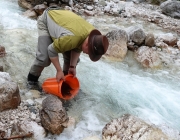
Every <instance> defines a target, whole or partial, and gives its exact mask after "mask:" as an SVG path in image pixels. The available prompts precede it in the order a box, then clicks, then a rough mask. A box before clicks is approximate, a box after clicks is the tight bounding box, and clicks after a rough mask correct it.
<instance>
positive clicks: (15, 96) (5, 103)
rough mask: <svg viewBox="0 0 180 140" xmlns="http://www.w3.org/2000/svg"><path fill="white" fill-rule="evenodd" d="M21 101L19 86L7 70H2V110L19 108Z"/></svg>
mask: <svg viewBox="0 0 180 140" xmlns="http://www.w3.org/2000/svg"><path fill="white" fill-rule="evenodd" d="M20 102H21V97H20V95H19V87H18V85H17V83H16V82H14V81H13V80H12V78H11V77H10V75H9V74H8V73H6V72H0V111H3V110H6V109H13V108H17V106H18V105H19V104H20Z"/></svg>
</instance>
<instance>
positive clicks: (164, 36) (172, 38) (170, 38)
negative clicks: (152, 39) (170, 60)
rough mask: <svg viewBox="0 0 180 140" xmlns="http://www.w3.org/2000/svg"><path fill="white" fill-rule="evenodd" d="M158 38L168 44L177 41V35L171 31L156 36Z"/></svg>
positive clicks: (170, 44)
mask: <svg viewBox="0 0 180 140" xmlns="http://www.w3.org/2000/svg"><path fill="white" fill-rule="evenodd" d="M158 38H159V39H160V40H162V41H163V42H164V43H166V44H167V45H169V46H174V45H176V44H177V41H178V39H177V37H176V36H175V35H173V34H172V33H167V34H161V35H159V36H158Z"/></svg>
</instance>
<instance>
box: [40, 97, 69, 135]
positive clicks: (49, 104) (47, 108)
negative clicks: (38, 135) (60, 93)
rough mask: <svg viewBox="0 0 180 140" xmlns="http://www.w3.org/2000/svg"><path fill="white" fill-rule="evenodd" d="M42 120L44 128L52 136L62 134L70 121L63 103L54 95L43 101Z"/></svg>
mask: <svg viewBox="0 0 180 140" xmlns="http://www.w3.org/2000/svg"><path fill="white" fill-rule="evenodd" d="M40 118H41V123H42V125H43V127H44V128H45V129H46V130H48V131H49V132H51V133H52V134H60V133H62V131H63V130H64V128H65V127H67V124H68V120H69V118H68V116H67V112H66V110H65V108H64V107H63V106H62V102H61V101H60V99H59V98H58V97H56V96H54V95H48V97H47V98H46V99H44V100H43V102H42V109H41V111H40Z"/></svg>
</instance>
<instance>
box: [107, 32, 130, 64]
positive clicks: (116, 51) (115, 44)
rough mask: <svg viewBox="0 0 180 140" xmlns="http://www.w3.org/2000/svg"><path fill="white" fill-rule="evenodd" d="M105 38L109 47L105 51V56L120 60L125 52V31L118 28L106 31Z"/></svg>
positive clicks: (126, 38) (126, 37)
mask: <svg viewBox="0 0 180 140" xmlns="http://www.w3.org/2000/svg"><path fill="white" fill-rule="evenodd" d="M106 36H107V38H108V40H109V48H108V50H107V52H106V56H107V57H109V58H111V59H115V60H119V61H122V60H123V59H124V57H125V56H126V54H127V50H128V49H127V41H128V36H127V33H126V31H124V30H122V29H119V30H113V31H111V32H109V33H107V35H106Z"/></svg>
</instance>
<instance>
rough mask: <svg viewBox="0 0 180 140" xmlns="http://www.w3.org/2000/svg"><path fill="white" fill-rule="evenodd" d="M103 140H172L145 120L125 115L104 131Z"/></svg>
mask: <svg viewBox="0 0 180 140" xmlns="http://www.w3.org/2000/svg"><path fill="white" fill-rule="evenodd" d="M102 139H103V140H172V139H171V138H169V137H168V136H167V135H166V134H164V133H163V132H162V131H161V130H160V129H159V128H156V127H155V126H153V125H149V124H147V123H146V122H144V121H143V120H141V119H139V118H137V117H134V116H131V115H124V116H123V117H121V118H118V119H114V120H112V121H111V122H110V123H108V124H106V126H105V127H104V128H103V130H102Z"/></svg>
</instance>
